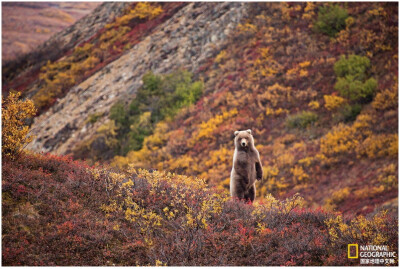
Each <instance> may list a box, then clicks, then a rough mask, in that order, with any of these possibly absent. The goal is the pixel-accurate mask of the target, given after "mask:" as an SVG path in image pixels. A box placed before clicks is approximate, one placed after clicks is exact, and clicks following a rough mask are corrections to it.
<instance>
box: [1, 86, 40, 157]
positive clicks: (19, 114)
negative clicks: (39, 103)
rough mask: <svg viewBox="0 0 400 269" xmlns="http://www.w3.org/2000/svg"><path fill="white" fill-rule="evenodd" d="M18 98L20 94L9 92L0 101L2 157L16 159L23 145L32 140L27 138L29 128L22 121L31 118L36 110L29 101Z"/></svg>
mask: <svg viewBox="0 0 400 269" xmlns="http://www.w3.org/2000/svg"><path fill="white" fill-rule="evenodd" d="M20 96H21V93H20V92H17V93H13V92H10V93H9V95H8V97H7V98H6V99H4V98H3V97H2V99H1V108H2V113H1V127H2V130H1V135H2V155H3V157H9V158H14V157H16V156H17V154H18V153H19V151H20V150H21V149H22V148H23V147H24V145H26V144H27V143H29V142H30V141H31V140H32V137H27V135H28V132H29V126H26V125H25V122H24V121H25V120H26V119H27V118H30V117H33V116H34V115H35V114H36V109H35V106H34V105H33V102H32V101H31V100H25V101H22V100H19V97H20Z"/></svg>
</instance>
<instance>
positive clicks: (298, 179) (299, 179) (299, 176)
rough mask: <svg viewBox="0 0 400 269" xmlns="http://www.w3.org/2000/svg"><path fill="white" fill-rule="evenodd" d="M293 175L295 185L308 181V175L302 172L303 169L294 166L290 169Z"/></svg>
mask: <svg viewBox="0 0 400 269" xmlns="http://www.w3.org/2000/svg"><path fill="white" fill-rule="evenodd" d="M290 172H291V173H292V174H293V179H294V183H295V184H301V183H305V182H306V181H307V180H308V179H309V175H308V174H307V173H306V172H305V171H304V170H303V167H301V166H297V165H295V166H294V167H293V168H291V169H290Z"/></svg>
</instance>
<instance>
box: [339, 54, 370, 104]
mask: <svg viewBox="0 0 400 269" xmlns="http://www.w3.org/2000/svg"><path fill="white" fill-rule="evenodd" d="M369 67H370V60H369V59H368V58H367V57H364V56H358V55H349V56H348V57H346V56H344V55H342V56H341V57H340V59H339V60H338V61H337V62H336V63H335V65H334V70H335V73H336V76H337V81H336V84H335V89H336V90H337V91H339V93H340V94H341V95H342V96H343V97H345V98H347V99H348V100H350V101H359V100H360V99H367V100H370V99H371V97H372V96H373V94H374V92H375V89H376V87H377V82H376V80H375V79H374V78H371V77H370V78H368V76H367V71H368V69H369Z"/></svg>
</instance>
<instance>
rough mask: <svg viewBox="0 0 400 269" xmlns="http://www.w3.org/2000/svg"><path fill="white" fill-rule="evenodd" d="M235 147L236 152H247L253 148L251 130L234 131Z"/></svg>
mask: <svg viewBox="0 0 400 269" xmlns="http://www.w3.org/2000/svg"><path fill="white" fill-rule="evenodd" d="M234 134H235V147H236V148H237V149H238V150H247V149H248V148H250V147H253V146H254V139H253V136H252V135H251V130H250V129H249V130H245V131H235V133H234Z"/></svg>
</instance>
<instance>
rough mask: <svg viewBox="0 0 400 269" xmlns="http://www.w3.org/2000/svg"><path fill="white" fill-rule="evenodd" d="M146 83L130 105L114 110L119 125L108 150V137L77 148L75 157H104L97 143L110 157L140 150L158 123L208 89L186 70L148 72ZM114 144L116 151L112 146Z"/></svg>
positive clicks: (119, 103) (85, 143) (112, 113)
mask: <svg viewBox="0 0 400 269" xmlns="http://www.w3.org/2000/svg"><path fill="white" fill-rule="evenodd" d="M142 80H143V86H142V87H141V88H139V89H138V92H137V94H136V97H135V98H134V99H133V100H132V102H131V103H130V104H129V105H124V104H123V103H122V102H117V103H115V104H114V105H113V106H112V107H111V109H110V114H109V118H110V119H111V120H112V121H113V122H115V131H116V135H115V136H112V137H111V138H112V139H111V141H112V142H113V143H106V144H107V145H106V146H107V147H105V146H104V145H103V144H104V143H103V142H104V141H108V140H109V139H106V137H104V136H102V137H101V141H100V140H99V139H92V140H91V141H92V142H90V141H86V142H84V143H82V145H81V146H79V147H77V149H76V150H75V157H79V158H82V157H86V158H91V159H95V160H97V159H98V158H99V156H101V154H100V155H99V154H98V151H96V149H95V148H94V147H93V143H94V142H96V141H97V142H96V143H97V144H98V146H97V147H98V148H100V149H103V150H105V149H106V148H107V152H110V151H112V152H114V153H113V154H107V156H108V158H109V157H113V156H111V155H126V154H127V153H128V152H129V151H137V150H140V149H141V148H142V147H143V141H144V139H145V138H146V137H148V136H149V135H151V134H152V133H153V130H154V128H155V126H156V124H157V123H158V122H160V121H162V120H164V119H166V118H173V117H174V116H175V115H176V113H177V112H178V111H179V110H180V109H181V108H183V107H187V106H189V105H191V104H193V103H195V102H196V101H197V100H198V99H199V98H200V96H201V94H202V92H203V87H204V85H203V82H202V81H192V74H191V73H190V72H187V71H182V70H181V71H176V72H173V73H170V74H166V75H156V74H153V73H152V72H148V73H147V74H145V75H144V76H143V78H142ZM114 139H117V143H115V140H114ZM111 144H112V145H114V147H113V148H109V147H108V146H109V145H111ZM108 158H107V159H108Z"/></svg>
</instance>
